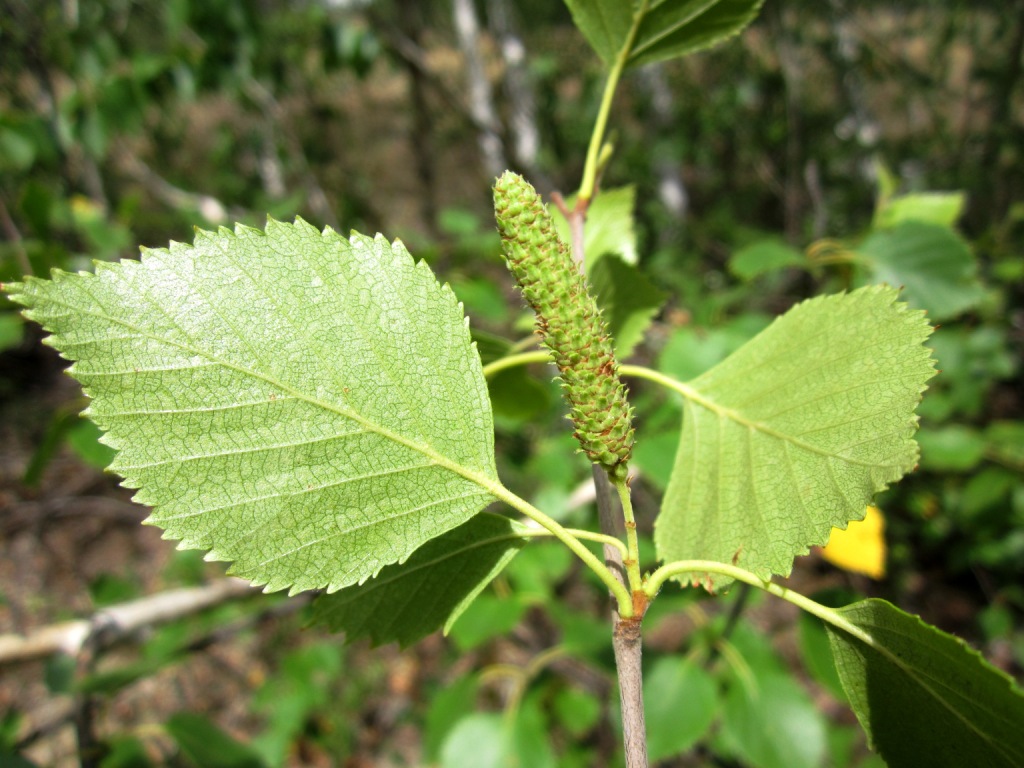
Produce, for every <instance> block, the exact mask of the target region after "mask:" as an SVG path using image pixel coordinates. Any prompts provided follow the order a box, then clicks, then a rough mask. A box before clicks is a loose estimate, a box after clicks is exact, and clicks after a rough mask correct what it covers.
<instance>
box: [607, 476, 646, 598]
mask: <svg viewBox="0 0 1024 768" xmlns="http://www.w3.org/2000/svg"><path fill="white" fill-rule="evenodd" d="M612 485H614V486H615V490H616V491H618V492H619V501H620V502H622V518H623V520H625V521H626V560H625V566H626V578H627V582H628V584H629V589H630V591H632V592H636V591H637V590H640V589H642V588H643V579H642V578H641V576H640V544H639V541H638V540H637V536H636V520H635V519H634V517H633V500H632V499H631V498H630V495H629V485H628V484H627V482H626V481H625V480H613V481H612Z"/></svg>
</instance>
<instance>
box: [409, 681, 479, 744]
mask: <svg viewBox="0 0 1024 768" xmlns="http://www.w3.org/2000/svg"><path fill="white" fill-rule="evenodd" d="M477 688H478V685H477V679H476V676H475V675H463V676H462V677H459V678H458V679H456V680H455V681H454V682H452V683H448V684H446V685H444V686H442V687H441V688H440V689H439V690H438V691H437V692H436V693H435V694H434V695H433V696H431V697H430V709H429V710H427V717H426V722H425V723H424V726H423V756H424V758H426V760H427V762H429V763H431V764H433V763H436V762H437V760H438V758H439V757H440V754H441V746H442V744H443V743H444V741H445V740H446V739H447V737H448V734H449V733H451V731H452V729H453V728H454V727H455V725H456V723H458V722H459V721H461V720H462V719H463V718H465V717H466V716H468V715H469V714H471V713H472V711H473V707H474V705H475V702H476V692H477Z"/></svg>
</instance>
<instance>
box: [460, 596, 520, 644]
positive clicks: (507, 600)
mask: <svg viewBox="0 0 1024 768" xmlns="http://www.w3.org/2000/svg"><path fill="white" fill-rule="evenodd" d="M525 612H526V604H525V603H524V602H523V601H522V600H520V599H519V597H518V596H515V597H498V596H497V595H493V594H483V595H480V596H479V597H478V598H477V599H476V600H475V601H474V602H473V603H471V604H470V605H469V606H467V607H466V609H465V610H464V611H462V613H461V614H460V615H459V616H458V617H457V620H456V621H453V622H452V623H451V625H450V626H449V633H448V634H449V636H450V637H451V638H452V640H454V641H455V645H456V646H457V647H458V648H459V650H460V651H463V652H465V651H469V650H472V649H473V648H477V647H478V646H481V645H483V644H484V643H486V642H487V641H488V640H491V639H493V638H495V637H499V636H500V635H504V634H506V633H508V632H510V631H511V630H512V628H513V627H515V625H516V624H518V623H519V620H520V619H521V618H522V617H523V614H524V613H525Z"/></svg>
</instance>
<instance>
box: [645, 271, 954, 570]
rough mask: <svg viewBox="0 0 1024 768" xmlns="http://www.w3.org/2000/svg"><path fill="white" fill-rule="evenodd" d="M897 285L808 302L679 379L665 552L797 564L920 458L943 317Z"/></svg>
mask: <svg viewBox="0 0 1024 768" xmlns="http://www.w3.org/2000/svg"><path fill="white" fill-rule="evenodd" d="M896 298H897V292H896V291H895V290H893V289H891V288H887V287H883V286H872V287H868V288H863V289H860V290H858V291H855V292H853V293H851V294H845V295H837V296H825V297H819V298H816V299H811V300H810V301H805V302H803V303H802V304H799V305H797V306H796V307H794V308H793V309H792V310H790V311H789V312H787V313H786V314H785V315H783V316H782V317H780V318H778V319H777V320H776V321H775V322H774V323H773V324H772V325H770V326H769V327H768V328H767V329H765V330H764V331H762V332H761V333H760V334H759V335H757V336H756V337H754V338H753V339H751V340H750V341H749V342H747V344H745V345H744V346H743V347H741V348H740V349H739V350H737V351H736V352H735V353H734V354H733V355H731V356H730V357H728V358H727V359H726V360H724V361H723V362H721V363H719V364H718V365H716V366H715V367H714V368H712V369H711V370H709V371H708V372H707V373H705V374H703V375H702V376H700V377H699V378H697V379H695V380H694V381H692V382H690V383H689V384H688V385H679V387H678V388H679V391H680V392H682V393H683V394H684V397H685V398H686V400H685V404H684V411H683V434H682V437H681V439H680V444H679V449H678V452H677V454H676V461H675V466H674V468H673V470H672V477H671V480H670V482H669V486H668V490H667V491H666V494H665V498H664V501H663V504H662V510H661V514H660V517H659V519H658V521H657V527H656V529H655V537H654V538H655V544H656V545H657V548H658V555H659V557H660V558H662V559H664V560H666V561H675V560H690V559H706V560H716V561H719V562H726V563H729V562H732V563H734V564H738V565H741V566H742V567H744V568H746V569H748V570H750V571H753V572H755V573H757V574H758V575H759V576H762V577H764V578H768V577H770V576H771V575H772V574H782V575H788V574H789V572H790V570H791V568H792V564H793V559H794V557H796V556H797V555H800V554H806V553H807V551H808V547H810V546H812V545H819V544H824V543H825V542H826V541H827V540H828V537H829V532H830V531H831V529H832V527H833V526H836V527H845V526H846V524H847V522H848V521H850V520H859V519H861V518H863V517H864V512H865V508H866V507H867V504H868V503H869V502H870V500H871V498H872V497H873V496H874V494H875V493H877V492H878V491H881V490H882V489H884V488H885V487H886V486H887V485H888V484H890V483H893V482H895V481H896V480H898V479H899V478H900V477H902V476H903V475H904V474H905V473H906V472H908V471H910V470H911V469H912V468H913V467H914V465H915V464H916V462H917V456H918V449H917V444H916V443H915V442H914V439H913V434H914V431H915V429H916V427H917V417H916V416H915V415H914V409H915V407H916V406H917V403H918V402H919V401H920V399H921V393H922V392H923V391H924V388H925V382H926V381H927V380H928V379H929V378H931V376H932V375H933V374H934V372H935V369H934V365H933V364H932V360H931V357H930V352H929V350H927V349H926V348H925V347H924V346H922V342H923V341H924V340H925V339H926V338H927V337H928V334H929V333H930V332H931V329H930V328H929V326H928V324H927V323H926V322H925V319H924V313H922V312H920V311H912V310H909V309H908V308H907V307H906V305H905V304H902V303H898V302H897V301H896ZM693 580H695V581H700V580H702V581H703V583H705V584H707V585H708V586H709V587H711V588H713V587H715V586H716V585H722V584H726V583H728V581H727V580H725V579H723V577H719V576H714V577H705V578H702V577H701V576H700V575H695V576H694V577H693Z"/></svg>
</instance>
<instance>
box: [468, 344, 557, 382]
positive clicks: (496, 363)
mask: <svg viewBox="0 0 1024 768" xmlns="http://www.w3.org/2000/svg"><path fill="white" fill-rule="evenodd" d="M550 362H551V355H550V354H549V353H548V352H547V351H546V350H538V351H536V352H520V353H519V354H517V355H507V356H506V357H499V358H498V359H497V360H493V361H491V362H489V363H488V364H487V365H485V366H484V378H485V379H489V378H491V376H493V375H494V374H496V373H499V372H500V371H504V370H505V369H506V368H515V367H517V366H520V365H530V364H531V363H550Z"/></svg>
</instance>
